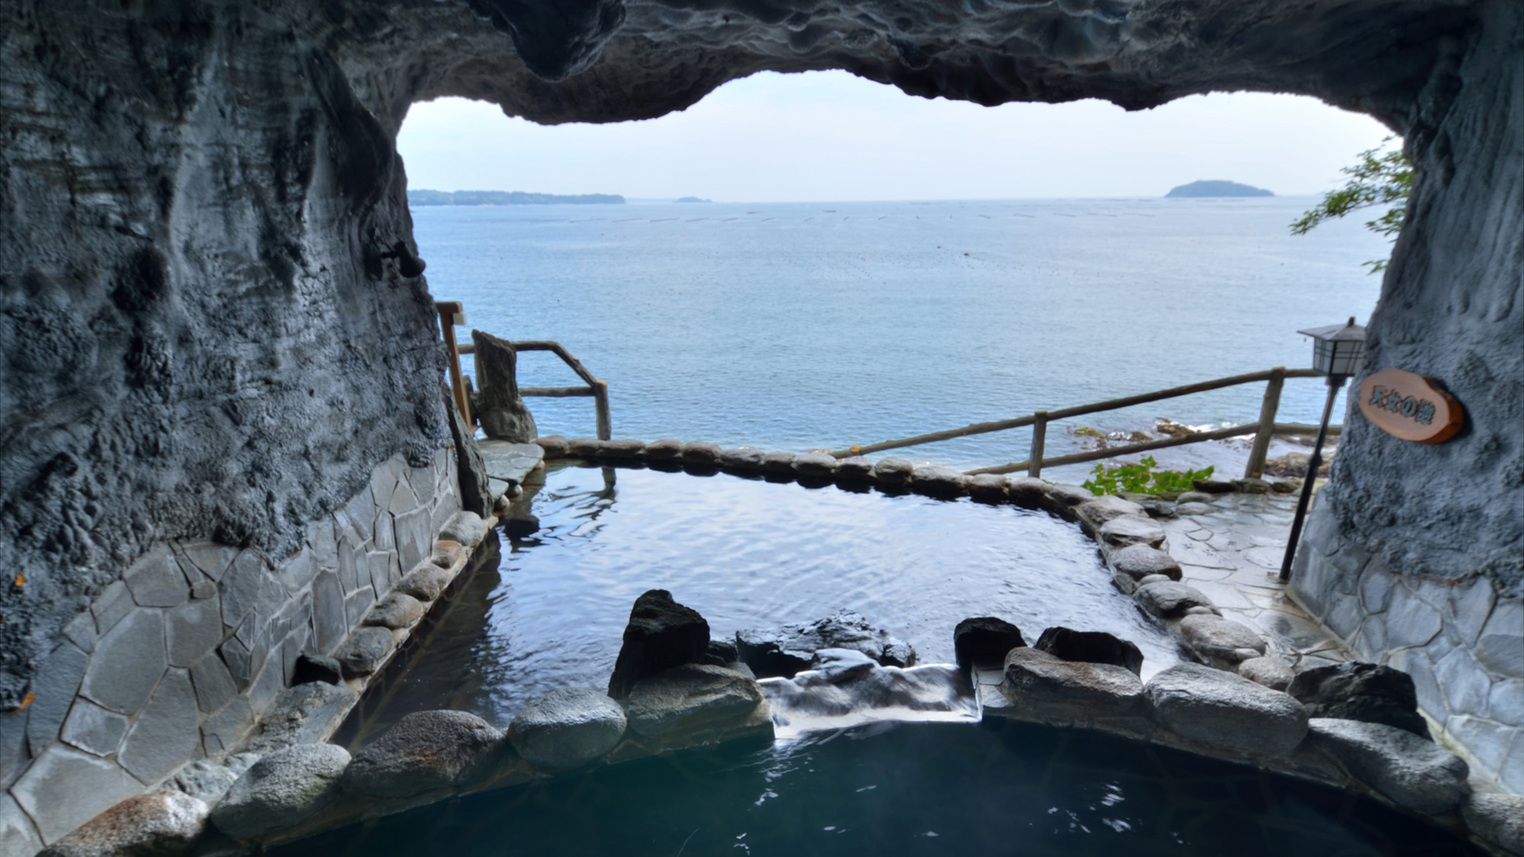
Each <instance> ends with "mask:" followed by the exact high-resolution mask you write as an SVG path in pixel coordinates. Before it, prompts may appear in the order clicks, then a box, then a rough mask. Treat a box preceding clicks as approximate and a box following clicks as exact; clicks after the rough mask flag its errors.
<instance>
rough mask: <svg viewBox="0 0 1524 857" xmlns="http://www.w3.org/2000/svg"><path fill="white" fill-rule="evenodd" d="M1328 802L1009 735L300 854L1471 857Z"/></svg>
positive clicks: (1111, 746) (887, 747)
mask: <svg viewBox="0 0 1524 857" xmlns="http://www.w3.org/2000/svg"><path fill="white" fill-rule="evenodd" d="M1479 853H1480V852H1478V851H1476V850H1475V849H1473V848H1471V847H1469V846H1467V845H1465V844H1464V843H1461V842H1459V841H1457V840H1456V839H1455V838H1454V837H1452V836H1450V835H1449V834H1447V833H1445V832H1444V831H1441V830H1438V829H1435V828H1432V827H1429V826H1427V825H1425V824H1423V823H1421V822H1418V821H1416V820H1414V819H1411V818H1408V817H1406V816H1403V815H1399V814H1397V813H1395V812H1392V811H1390V810H1387V809H1386V808H1384V807H1381V806H1378V805H1376V804H1375V803H1373V802H1371V801H1368V800H1364V799H1359V798H1355V797H1353V796H1350V795H1345V794H1343V793H1341V792H1337V791H1333V790H1329V789H1324V788H1321V787H1316V786H1311V785H1306V784H1302V783H1297V782H1293V781H1290V780H1286V779H1282V778H1278V777H1271V776H1266V775H1261V774H1258V773H1256V772H1254V771H1252V770H1248V769H1245V768H1239V767H1235V766H1231V765H1227V764H1224V763H1220V762H1214V761H1211V760H1206V759H1200V758H1197V757H1194V756H1189V755H1186V754H1183V753H1178V752H1175V751H1171V750H1165V749H1162V748H1150V747H1147V746H1142V745H1134V744H1132V743H1130V742H1127V741H1123V740H1121V739H1116V738H1111V737H1108V736H1103V735H1096V734H1090V733H1083V732H1077V731H1066V730H1055V729H1048V728H1044V727H1036V726H1027V725H1021V724H985V725H982V726H950V725H926V724H920V725H915V726H898V727H888V726H879V727H871V728H864V729H858V730H852V731H849V732H844V733H835V734H830V735H823V736H817V737H815V738H814V739H812V740H808V741H801V742H798V743H795V744H793V745H779V746H776V747H774V746H759V745H758V744H755V743H753V744H751V745H749V746H729V747H722V748H718V749H715V750H710V751H694V752H687V753H679V754H676V755H674V756H671V757H668V758H658V759H648V760H644V761H640V762H633V763H628V764H625V765H620V766H616V767H609V768H601V769H596V770H592V771H589V772H586V773H583V774H580V775H570V776H565V777H562V778H560V779H556V780H554V781H549V782H544V783H540V784H535V785H531V786H524V787H519V788H515V789H507V790H503V791H500V792H492V793H488V794H483V795H477V796H474V797H471V798H468V799H463V800H458V801H452V802H449V803H445V804H439V805H435V806H430V807H425V808H422V809H419V810H415V811H413V812H410V813H407V814H404V815H399V816H395V817H393V818H389V819H385V820H383V821H381V822H378V823H375V824H374V825H371V826H362V827H356V828H351V829H347V830H340V831H335V832H333V833H330V834H328V835H325V836H323V837H319V838H315V839H312V840H308V841H306V842H302V843H297V844H295V845H293V846H290V847H287V848H283V849H278V850H275V851H272V852H271V854H272V855H280V857H305V855H313V857H316V855H323V857H337V855H362V854H363V855H392V854H396V855H425V854H440V855H451V857H510V855H558V857H559V855H566V857H573V855H631V857H644V856H645V855H651V856H652V857H655V855H665V857H673V855H689V857H696V855H754V857H763V855H780V857H806V855H821V857H825V855H832V857H835V855H840V856H841V857H848V855H901V854H903V855H1023V857H1049V855H1052V857H1058V855H1064V857H1079V855H1097V857H1099V855H1166V854H1168V855H1231V857H1257V856H1258V855H1265V857H1283V855H1305V857H1324V855H1327V856H1328V857H1355V855H1433V857H1444V855H1462V854H1466V855H1470V854H1479Z"/></svg>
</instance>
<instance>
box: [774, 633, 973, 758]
mask: <svg viewBox="0 0 1524 857" xmlns="http://www.w3.org/2000/svg"><path fill="white" fill-rule="evenodd" d="M815 660H816V664H817V667H816V668H815V669H812V670H805V671H803V672H800V673H797V674H796V675H795V676H794V677H793V678H791V679H790V678H765V679H762V680H761V681H760V682H759V683H760V684H761V685H762V692H763V693H765V694H766V695H767V702H768V705H769V706H770V707H771V709H772V716H773V728H774V732H775V733H776V735H777V737H778V738H780V739H790V738H797V737H798V736H800V735H803V734H805V733H807V732H819V731H824V730H831V729H846V728H850V727H853V726H861V725H863V724H865V723H879V722H884V721H901V722H906V721H908V722H918V723H977V722H978V721H979V718H980V710H979V699H978V697H977V696H976V695H975V693H974V688H973V685H972V684H971V683H970V682H969V680H968V678H967V677H966V676H964V675H963V674H962V673H961V672H959V670H958V668H957V667H955V666H952V665H950V664H931V665H927V666H919V667H905V668H901V667H884V666H879V665H878V664H877V663H876V662H875V661H874V660H873V659H872V658H870V657H868V656H867V655H865V654H863V653H862V652H858V651H855V650H852V649H821V650H819V651H818V652H816V653H815Z"/></svg>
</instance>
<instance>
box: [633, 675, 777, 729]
mask: <svg viewBox="0 0 1524 857" xmlns="http://www.w3.org/2000/svg"><path fill="white" fill-rule="evenodd" d="M761 701H762V690H761V688H759V687H757V682H756V680H755V679H753V678H752V677H751V676H748V675H745V674H743V673H739V672H736V671H735V670H732V669H727V668H725V667H717V666H714V665H713V664H683V665H682V666H679V667H674V668H672V669H670V670H665V671H663V672H660V673H657V674H656V675H652V676H647V677H645V678H642V679H641V680H640V681H637V682H636V683H635V686H634V687H632V688H631V689H630V697H629V700H628V701H627V702H626V714H627V716H628V717H629V720H630V729H632V730H634V731H635V732H636V733H638V734H640V735H644V736H647V737H652V738H658V737H666V736H674V737H688V736H695V737H696V736H704V735H708V734H712V733H716V732H724V731H725V730H726V729H727V728H728V727H732V726H738V725H743V724H745V723H746V721H747V720H748V719H749V717H750V715H751V714H752V712H753V711H754V710H755V709H756V707H757V705H758V703H760V702H761Z"/></svg>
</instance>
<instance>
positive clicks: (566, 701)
mask: <svg viewBox="0 0 1524 857" xmlns="http://www.w3.org/2000/svg"><path fill="white" fill-rule="evenodd" d="M625 725H626V718H625V713H624V709H623V708H621V707H620V706H619V703H617V702H615V701H614V700H612V699H610V698H609V697H608V695H607V694H605V693H604V692H603V691H601V690H597V689H594V688H590V687H565V688H558V689H556V690H553V691H551V692H549V693H547V694H545V695H544V696H541V697H538V698H536V699H535V700H533V701H532V702H530V703H529V704H528V705H526V706H524V708H523V710H522V711H520V712H519V713H518V714H516V715H514V718H513V722H512V723H510V724H508V740H509V741H511V742H512V743H513V746H514V749H516V750H518V753H519V755H520V756H522V757H524V760H525V761H526V762H529V763H530V764H531V765H534V766H535V767H539V768H544V769H546V770H549V771H559V770H565V769H567V768H575V767H577V766H579V765H585V764H587V763H589V762H591V761H593V760H595V759H598V758H601V757H602V756H604V755H606V754H607V753H608V752H609V751H611V750H613V749H614V747H615V746H617V745H618V744H619V739H620V738H623V737H624V730H625Z"/></svg>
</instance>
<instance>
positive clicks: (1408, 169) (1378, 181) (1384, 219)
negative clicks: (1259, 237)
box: [1291, 137, 1413, 274]
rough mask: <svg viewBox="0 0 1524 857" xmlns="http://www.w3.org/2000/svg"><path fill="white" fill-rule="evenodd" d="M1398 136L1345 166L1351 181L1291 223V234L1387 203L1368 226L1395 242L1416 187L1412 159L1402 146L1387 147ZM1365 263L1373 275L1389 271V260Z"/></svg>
mask: <svg viewBox="0 0 1524 857" xmlns="http://www.w3.org/2000/svg"><path fill="white" fill-rule="evenodd" d="M1395 139H1396V138H1395V137H1387V138H1386V139H1385V140H1382V141H1381V145H1380V146H1377V147H1376V148H1374V149H1367V150H1365V151H1363V152H1361V153H1360V154H1359V156H1358V157H1359V159H1360V160H1359V161H1358V162H1356V163H1355V165H1354V166H1350V167H1344V168H1342V169H1341V170H1340V172H1342V173H1344V174H1345V175H1347V176H1349V182H1348V183H1347V184H1345V185H1344V187H1342V188H1339V189H1338V190H1331V191H1329V192H1328V193H1326V194H1324V195H1323V199H1322V201H1320V202H1319V203H1318V204H1317V206H1316V207H1314V208H1311V209H1309V210H1307V211H1306V212H1304V213H1303V214H1302V216H1301V217H1300V218H1298V219H1297V220H1295V221H1294V222H1292V224H1291V234H1292V235H1305V234H1307V232H1308V231H1309V230H1311V229H1312V228H1313V227H1314V226H1317V225H1318V224H1319V223H1322V222H1323V221H1325V220H1328V219H1330V218H1334V217H1343V216H1344V215H1346V214H1349V213H1350V212H1352V211H1357V210H1359V209H1362V208H1369V207H1371V206H1374V205H1386V206H1389V208H1387V210H1386V211H1385V212H1384V213H1382V215H1381V216H1380V217H1377V218H1376V219H1375V220H1367V221H1366V222H1365V227H1366V228H1367V229H1369V230H1370V231H1372V232H1375V233H1376V234H1378V235H1385V236H1388V237H1389V238H1390V239H1391V240H1394V241H1395V240H1396V237H1397V233H1398V232H1401V231H1402V220H1403V217H1404V216H1405V215H1406V213H1407V206H1408V194H1409V193H1410V192H1412V190H1413V164H1412V162H1411V161H1409V160H1408V158H1407V155H1404V154H1403V152H1402V147H1401V146H1397V147H1396V148H1390V149H1389V148H1387V146H1388V145H1389V144H1390V143H1391V142H1392V141H1393V140H1395ZM1364 264H1365V265H1366V266H1367V267H1369V268H1370V272H1371V273H1372V274H1374V273H1377V272H1379V271H1384V270H1386V265H1387V260H1386V259H1372V260H1371V261H1369V262H1366V263H1364Z"/></svg>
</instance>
